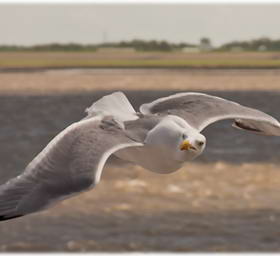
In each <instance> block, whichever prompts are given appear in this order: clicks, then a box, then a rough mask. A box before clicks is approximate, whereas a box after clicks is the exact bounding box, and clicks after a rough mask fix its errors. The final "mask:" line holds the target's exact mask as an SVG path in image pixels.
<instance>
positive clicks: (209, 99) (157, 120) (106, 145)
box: [0, 92, 280, 220]
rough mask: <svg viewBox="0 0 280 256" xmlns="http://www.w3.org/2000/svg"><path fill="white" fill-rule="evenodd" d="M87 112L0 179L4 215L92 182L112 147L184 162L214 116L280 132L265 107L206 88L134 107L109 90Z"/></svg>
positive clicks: (154, 162)
mask: <svg viewBox="0 0 280 256" xmlns="http://www.w3.org/2000/svg"><path fill="white" fill-rule="evenodd" d="M86 112H87V116H86V117H85V118H84V119H82V120H81V121H78V122H76V123H74V124H72V125H70V126H69V127H67V128H66V129H65V130H63V131H62V132H61V133H59V134H58V135H57V136H56V137H55V138H54V139H53V140H52V141H51V142H50V143H49V144H48V145H47V146H46V147H45V148H44V149H43V151H42V152H40V153H39V154H38V155H37V156H36V157H35V158H34V159H33V160H32V161H31V162H30V164H29V165H28V166H27V167H26V168H25V170H24V172H23V173H22V174H21V175H19V176H17V177H15V178H13V179H11V180H10V181H8V182H7V183H5V184H3V185H1V186H0V220H8V219H12V218H16V217H20V216H24V215H26V214H30V213H34V212H38V211H41V210H44V209H46V208H48V207H50V206H52V205H54V204H55V203H57V202H60V201H62V200H65V199H67V198H69V197H72V196H75V195H77V194H79V193H81V192H83V191H87V190H89V189H92V188H93V187H94V186H95V185H96V184H98V182H99V181H100V177H101V173H102V170H103V167H104V165H105V163H106V161H107V160H108V158H109V157H110V156H111V155H114V156H115V157H117V158H119V159H121V160H123V161H125V162H129V163H133V164H136V165H140V166H142V167H144V168H145V169H148V170H150V171H153V172H157V173H170V172H174V171H176V170H178V169H180V168H181V167H182V166H183V165H184V164H185V163H186V162H187V161H190V160H192V159H194V158H196V157H197V156H199V155H200V154H201V153H202V152H203V150H204V148H205V146H206V138H205V137H204V136H203V135H202V134H201V131H202V130H203V129H204V128H205V127H206V126H208V125H209V124H211V123H213V122H216V121H219V120H223V119H234V124H233V126H234V127H236V128H239V129H243V130H247V131H251V132H254V133H258V134H263V135H273V136H280V123H279V122H278V121H277V120H276V119H274V118H273V117H271V116H270V115H268V114H265V113H263V112H261V111H258V110H256V109H252V108H248V107H245V106H242V105H239V104H238V103H235V102H232V101H228V100H225V99H222V98H218V97H214V96H210V95H206V94H202V93H178V94H175V95H171V96H168V97H164V98H160V99H157V100H155V101H153V102H151V103H148V104H143V105H142V106H140V112H139V113H137V112H135V110H134V109H133V107H132V105H131V104H130V103H129V101H128V99H127V98H126V96H125V95H124V94H123V93H121V92H116V93H113V94H111V95H107V96H104V97H103V98H101V99H100V100H98V101H97V102H95V103H93V104H92V106H91V107H89V108H88V109H86Z"/></svg>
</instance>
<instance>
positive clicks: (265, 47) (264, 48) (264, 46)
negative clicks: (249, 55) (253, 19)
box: [258, 45, 267, 52]
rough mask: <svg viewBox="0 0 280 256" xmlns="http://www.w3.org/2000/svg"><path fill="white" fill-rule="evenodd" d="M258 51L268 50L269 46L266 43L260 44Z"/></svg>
mask: <svg viewBox="0 0 280 256" xmlns="http://www.w3.org/2000/svg"><path fill="white" fill-rule="evenodd" d="M258 51H259V52H265V51H267V46H266V45H260V46H259V47H258Z"/></svg>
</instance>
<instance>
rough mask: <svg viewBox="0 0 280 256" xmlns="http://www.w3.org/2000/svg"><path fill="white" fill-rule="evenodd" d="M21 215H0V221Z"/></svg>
mask: <svg viewBox="0 0 280 256" xmlns="http://www.w3.org/2000/svg"><path fill="white" fill-rule="evenodd" d="M22 216H23V215H14V216H7V215H2V216H0V221H6V220H11V219H15V218H19V217H22Z"/></svg>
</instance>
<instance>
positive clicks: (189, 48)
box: [182, 46, 200, 53]
mask: <svg viewBox="0 0 280 256" xmlns="http://www.w3.org/2000/svg"><path fill="white" fill-rule="evenodd" d="M182 52H186V53H188V52H200V50H199V48H198V47H196V46H188V47H184V48H182Z"/></svg>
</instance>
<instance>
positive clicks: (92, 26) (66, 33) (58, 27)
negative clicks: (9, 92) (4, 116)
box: [0, 3, 280, 46]
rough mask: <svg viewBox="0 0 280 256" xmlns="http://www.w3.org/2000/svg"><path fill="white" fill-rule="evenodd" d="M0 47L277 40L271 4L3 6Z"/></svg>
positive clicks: (277, 21) (277, 19)
mask: <svg viewBox="0 0 280 256" xmlns="http://www.w3.org/2000/svg"><path fill="white" fill-rule="evenodd" d="M0 31H1V34H0V44H1V45H3V44H16V45H35V44H45V43H52V42H58V43H69V42H75V43H83V44H87V43H101V42H118V41H121V40H132V39H143V40H167V41H169V42H175V43H178V42H186V43H198V42H199V40H200V38H202V37H208V38H210V39H211V41H212V44H213V45H214V46H219V45H221V44H223V43H226V42H230V41H233V40H250V39H254V38H260V37H270V38H272V39H280V3H278V4H277V3H276V4H275V3H274V4H196V5H195V4H190V3H189V4H186V3H185V4H116V3H113V4H103V5H102V4H97V3H95V4H93V3H91V4H80V5H79V4H58V5H56V4H4V3H0Z"/></svg>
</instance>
